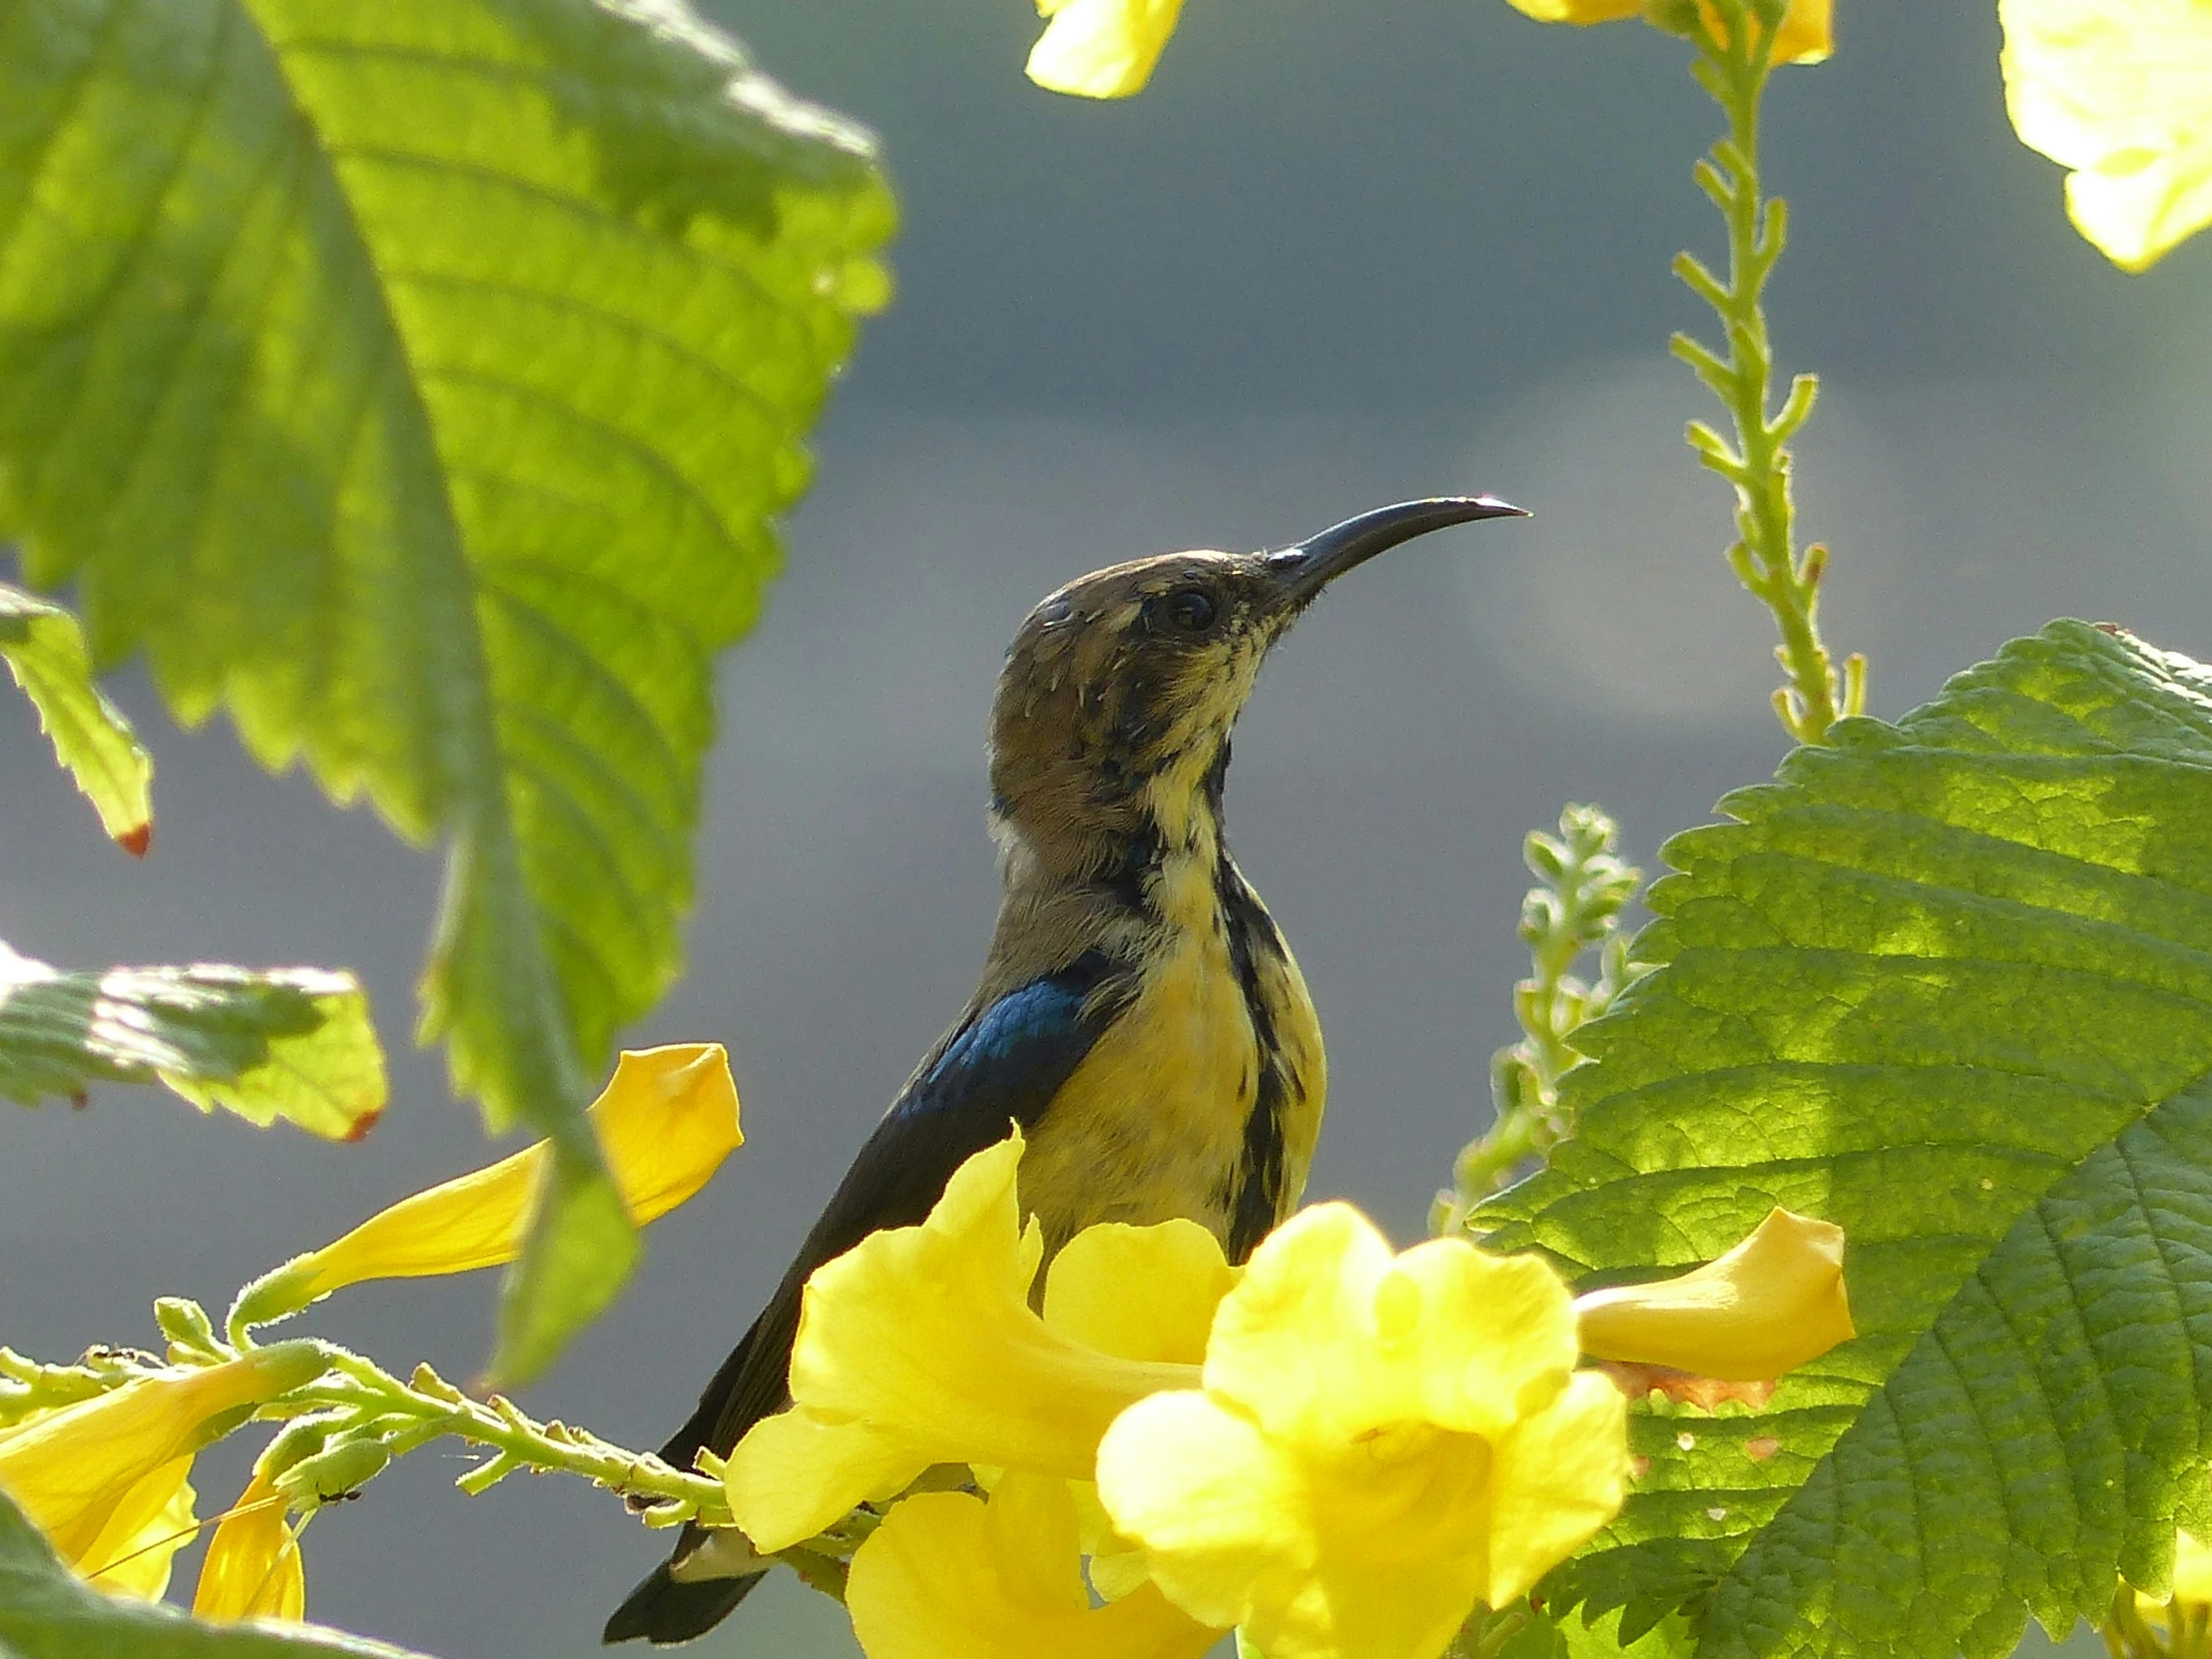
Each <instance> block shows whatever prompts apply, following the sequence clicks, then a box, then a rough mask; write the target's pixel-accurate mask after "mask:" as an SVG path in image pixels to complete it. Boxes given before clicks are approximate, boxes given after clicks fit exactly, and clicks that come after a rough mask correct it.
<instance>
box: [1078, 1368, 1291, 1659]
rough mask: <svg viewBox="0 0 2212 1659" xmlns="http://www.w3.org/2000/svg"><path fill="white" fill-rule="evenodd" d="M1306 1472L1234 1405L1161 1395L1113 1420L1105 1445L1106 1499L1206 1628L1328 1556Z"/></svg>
mask: <svg viewBox="0 0 2212 1659" xmlns="http://www.w3.org/2000/svg"><path fill="white" fill-rule="evenodd" d="M1303 1472H1304V1471H1303V1470H1302V1469H1301V1467H1300V1465H1299V1463H1298V1462H1297V1461H1296V1460H1295V1459H1293V1458H1288V1457H1285V1456H1282V1455H1281V1454H1280V1453H1279V1452H1278V1450H1277V1449H1276V1448H1275V1447H1274V1446H1273V1445H1271V1444H1270V1442H1269V1440H1268V1437H1267V1435H1266V1434H1265V1433H1264V1432H1263V1431H1262V1430H1261V1428H1260V1425H1259V1424H1258V1423H1256V1422H1254V1421H1253V1420H1252V1418H1251V1417H1249V1416H1247V1415H1246V1414H1245V1413H1244V1412H1243V1411H1240V1410H1238V1409H1237V1408H1236V1407H1235V1406H1234V1405H1233V1404H1230V1403H1228V1402H1226V1401H1224V1400H1220V1399H1217V1398H1215V1397H1213V1396H1211V1395H1209V1394H1207V1393H1202V1392H1200V1391H1199V1390H1197V1389H1195V1388H1194V1389H1175V1390H1171V1391H1169V1392H1166V1393H1157V1394H1154V1395H1152V1396H1151V1397H1150V1398H1148V1399H1142V1400H1139V1401H1138V1402H1137V1403H1136V1404H1134V1405H1132V1406H1130V1408H1129V1409H1128V1410H1126V1411H1124V1412H1123V1413H1122V1414H1121V1415H1120V1416H1119V1417H1117V1418H1115V1419H1114V1425H1113V1427H1111V1428H1109V1429H1108V1430H1107V1431H1106V1438H1105V1439H1104V1440H1103V1441H1101V1442H1100V1443H1099V1447H1098V1495H1099V1500H1100V1501H1101V1502H1102V1503H1104V1504H1105V1506H1106V1512H1107V1513H1108V1514H1109V1515H1111V1516H1112V1517H1113V1521H1114V1526H1115V1528H1116V1529H1117V1530H1118V1531H1120V1532H1121V1533H1123V1534H1124V1535H1126V1536H1128V1537H1130V1538H1133V1539H1135V1540H1137V1541H1138V1542H1139V1543H1141V1544H1142V1545H1143V1546H1144V1547H1145V1549H1146V1551H1147V1556H1148V1559H1149V1560H1150V1562H1151V1566H1152V1579H1153V1582H1154V1583H1156V1584H1158V1585H1159V1586H1160V1588H1161V1589H1162V1590H1163V1591H1165V1592H1166V1594H1167V1596H1168V1598H1169V1599H1170V1600H1171V1601H1173V1602H1174V1603H1175V1604H1176V1605H1177V1606H1178V1607H1180V1608H1182V1609H1183V1610H1184V1611H1185V1612H1186V1613H1189V1614H1191V1615H1192V1616H1193V1617H1194V1618H1196V1619H1198V1620H1200V1621H1201V1622H1202V1623H1205V1624H1209V1625H1222V1626H1228V1625H1236V1624H1243V1623H1245V1622H1246V1621H1247V1620H1249V1619H1250V1618H1251V1617H1252V1615H1253V1611H1254V1608H1255V1606H1256V1605H1258V1604H1259V1603H1260V1602H1262V1601H1264V1600H1267V1599H1269V1598H1270V1594H1271V1592H1272V1593H1273V1594H1274V1596H1275V1598H1276V1599H1281V1594H1282V1591H1283V1588H1284V1587H1285V1586H1290V1585H1294V1584H1295V1583H1296V1582H1297V1581H1298V1580H1299V1579H1300V1577H1301V1576H1302V1575H1304V1574H1307V1573H1310V1572H1311V1571H1312V1569H1313V1567H1314V1564H1315V1562H1316V1561H1317V1560H1318V1558H1319V1556H1320V1553H1321V1543H1320V1538H1319V1536H1318V1534H1317V1532H1316V1530H1315V1527H1314V1514H1313V1503H1312V1500H1311V1493H1310V1491H1309V1489H1308V1486H1307V1483H1306V1481H1305V1479H1304V1478H1303Z"/></svg>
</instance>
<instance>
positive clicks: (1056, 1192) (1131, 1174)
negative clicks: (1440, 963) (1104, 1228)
mask: <svg viewBox="0 0 2212 1659" xmlns="http://www.w3.org/2000/svg"><path fill="white" fill-rule="evenodd" d="M1261 980H1262V985H1261V988H1262V993H1263V995H1265V996H1266V998H1267V1001H1268V1003H1269V1013H1270V1018H1271V1022H1272V1024H1273V1026H1274V1029H1275V1036H1276V1040H1277V1042H1278V1044H1279V1046H1280V1047H1281V1048H1282V1050H1283V1051H1284V1054H1285V1057H1286V1059H1287V1060H1288V1061H1289V1068H1288V1069H1289V1074H1290V1081H1291V1086H1290V1088H1289V1090H1288V1092H1287V1098H1286V1099H1285V1100H1284V1101H1283V1103H1282V1106H1281V1112H1282V1120H1283V1139H1284V1160H1283V1180H1282V1188H1281V1198H1280V1203H1279V1206H1278V1212H1279V1214H1288V1213H1289V1210H1290V1208H1291V1207H1292V1206H1294V1205H1295V1204H1296V1202H1297V1199H1298V1194H1299V1192H1300V1191H1301V1190H1302V1189H1303V1188H1304V1186H1305V1184H1306V1173H1307V1170H1308V1168H1309V1166H1310V1165H1311V1163H1312V1160H1313V1152H1314V1141H1315V1137H1316V1135H1317V1134H1318V1132H1319V1130H1320V1127H1321V1114H1322V1104H1323V1097H1324V1095H1325V1093H1326V1089H1327V1083H1326V1076H1325V1068H1324V1062H1323V1059H1322V1049H1321V1032H1320V1027H1319V1025H1318V1023H1317V1022H1316V1020H1315V1017H1314V1010H1313V1003H1312V1000H1311V998H1310V997H1309V996H1308V994H1307V990H1306V984H1305V980H1304V978H1303V977H1302V976H1301V975H1300V974H1299V971H1298V967H1297V964H1296V963H1294V962H1291V961H1289V960H1288V958H1285V959H1283V960H1281V961H1280V962H1278V961H1275V960H1273V959H1270V960H1268V961H1266V962H1263V963H1262V973H1261ZM1260 1065H1261V1056H1260V1053H1259V1050H1258V1047H1257V1044H1256V1042H1255V1040H1254V1033H1253V1022H1252V1015H1251V1012H1250V1010H1249V1008H1248V1006H1247V1004H1246V1001H1245V996H1244V991H1243V988H1242V987H1241V986H1240V985H1239V984H1238V982H1237V976H1236V973H1235V971H1234V969H1233V967H1232V965H1231V962H1230V958H1229V949H1228V944H1227V941H1226V939H1225V938H1224V937H1223V935H1222V933H1221V931H1220V930H1219V928H1216V927H1200V928H1196V929H1192V930H1190V931H1188V932H1185V933H1182V934H1181V935H1180V938H1179V942H1178V945H1177V948H1176V949H1174V950H1173V951H1172V952H1170V953H1167V954H1165V955H1163V956H1161V957H1158V958H1155V960H1154V962H1153V963H1152V965H1151V967H1150V969H1149V971H1148V972H1147V973H1146V976H1145V979H1144V981H1143V984H1142V986H1141V988H1140V989H1139V991H1138V993H1137V997H1136V999H1135V1001H1134V1002H1133V1003H1132V1004H1131V1006H1130V1007H1129V1008H1128V1009H1127V1010H1126V1011H1125V1012H1124V1013H1123V1014H1122V1016H1121V1017H1120V1018H1119V1019H1118V1020H1116V1021H1115V1022H1114V1024H1113V1026H1112V1027H1111V1028H1110V1029H1109V1030H1107V1031H1106V1032H1105V1033H1104V1034H1103V1035H1101V1037H1100V1038H1099V1040H1098V1042H1097V1044H1096V1046H1094V1047H1093V1048H1092V1050H1091V1052H1090V1053H1089V1054H1088V1055H1087V1056H1085V1058H1084V1061H1083V1063H1082V1065H1080V1066H1079V1067H1077V1069H1076V1071H1075V1073H1074V1075H1073V1076H1072V1077H1070V1078H1069V1079H1068V1081H1067V1082H1066V1084H1064V1085H1063V1086H1062V1088H1061V1090H1060V1092H1059V1094H1058V1095H1057V1096H1055V1097H1054V1099H1053V1103H1052V1106H1051V1109H1050V1110H1049V1111H1048V1112H1047V1113H1046V1114H1045V1115H1044V1117H1043V1119H1042V1120H1041V1121H1040V1122H1038V1124H1037V1125H1036V1126H1035V1128H1034V1129H1033V1130H1032V1131H1031V1132H1030V1141H1029V1150H1028V1152H1027V1153H1026V1155H1025V1156H1024V1157H1023V1160H1022V1171H1021V1184H1022V1203H1023V1206H1024V1208H1026V1209H1029V1210H1032V1211H1034V1212H1035V1213H1036V1214H1037V1216H1038V1217H1039V1218H1040V1219H1041V1220H1042V1221H1043V1223H1044V1230H1045V1248H1046V1249H1047V1251H1048V1252H1049V1251H1057V1250H1058V1249H1059V1247H1060V1246H1061V1245H1062V1244H1064V1243H1065V1242H1066V1241H1067V1239H1068V1238H1070V1237H1071V1236H1072V1235H1074V1234H1075V1233H1076V1232H1078V1231H1080V1230H1081V1229H1083V1228H1085V1227H1088V1226H1091V1225H1093V1224H1094V1223H1097V1222H1103V1221H1119V1222H1132V1223H1137V1224H1145V1223H1151V1222H1159V1221H1166V1220H1168V1219H1170V1218H1172V1217H1177V1216H1183V1217H1188V1218H1190V1219H1191V1220H1194V1221H1197V1222H1200V1223H1202V1224H1203V1225H1205V1226H1206V1227H1208V1228H1209V1229H1211V1230H1212V1231H1213V1233H1214V1235H1215V1236H1216V1237H1217V1238H1219V1239H1221V1240H1222V1241H1223V1243H1224V1245H1226V1244H1227V1242H1228V1239H1229V1225H1230V1208H1229V1207H1230V1205H1231V1202H1232V1201H1233V1199H1234V1196H1235V1191H1236V1185H1237V1179H1238V1173H1239V1166H1240V1162H1241V1160H1242V1158H1243V1154H1244V1140H1245V1124H1246V1120H1247V1118H1248V1117H1249V1116H1250V1114H1251V1111H1252V1108H1253V1102H1254V1098H1255V1096H1256V1095H1257V1093H1258V1091H1259V1085H1260Z"/></svg>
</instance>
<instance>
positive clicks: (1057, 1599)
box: [844, 1472, 1223, 1659]
mask: <svg viewBox="0 0 2212 1659" xmlns="http://www.w3.org/2000/svg"><path fill="white" fill-rule="evenodd" d="M844 1599H845V1607H846V1609H847V1611H849V1612H850V1613H851V1615H852V1632H853V1634H854V1635H856V1636H857V1637H859V1639H860V1646H861V1647H862V1648H863V1649H865V1650H866V1653H867V1656H868V1659H1034V1656H1035V1655H1038V1654H1052V1655H1054V1656H1055V1659H1199V1656H1200V1655H1201V1654H1203V1653H1205V1652H1206V1651H1207V1649H1209V1648H1211V1647H1212V1646H1213V1645H1214V1644H1215V1643H1216V1642H1218V1641H1220V1640H1221V1637H1222V1634H1223V1632H1222V1631H1220V1630H1218V1629H1214V1628H1212V1627H1210V1626H1207V1625H1203V1624H1200V1623H1199V1622H1198V1621H1197V1620H1195V1619H1193V1618H1192V1617H1191V1616H1190V1615H1189V1614H1187V1613H1185V1612H1183V1611H1182V1610H1181V1609H1179V1608H1177V1607H1175V1606H1174V1605H1173V1604H1171V1603H1170V1602H1169V1601H1168V1600H1167V1599H1166V1597H1164V1596H1162V1595H1161V1594H1160V1592H1159V1590H1158V1589H1157V1588H1155V1587H1154V1586H1152V1585H1150V1584H1139V1585H1138V1586H1136V1587H1135V1588H1134V1589H1133V1590H1131V1592H1130V1593H1129V1594H1127V1595H1125V1596H1123V1597H1121V1598H1120V1599H1119V1600H1116V1601H1112V1602H1109V1603H1108V1604H1107V1605H1106V1606H1104V1607H1098V1608H1093V1607H1092V1606H1091V1601H1090V1596H1089V1595H1088V1593H1087V1592H1086V1591H1085V1588H1084V1584H1083V1569H1082V1544H1081V1539H1080V1531H1079V1527H1078V1524H1077V1518H1076V1510H1075V1502H1074V1498H1073V1496H1072V1494H1071V1493H1070V1491H1069V1488H1068V1483H1067V1482H1066V1481H1064V1480H1055V1479H1052V1478H1050V1477H1048V1476H1043V1475H1034V1474H1022V1473H1018V1472H1017V1473H1009V1474H1007V1475H1006V1476H1005V1477H1004V1478H1003V1479H1001V1480H1000V1481H999V1483H998V1485H997V1488H996V1489H995V1490H993V1491H992V1493H991V1495H990V1501H989V1502H988V1504H986V1503H985V1502H984V1500H983V1499H982V1498H979V1497H974V1496H971V1495H969V1494H968V1493H966V1492H917V1493H915V1494H914V1495H913V1496H912V1497H909V1498H906V1499H904V1500H902V1501H901V1502H900V1503H898V1504H897V1505H896V1506H894V1507H893V1508H892V1510H891V1512H890V1513H889V1514H888V1515H887V1516H885V1517H884V1519H883V1523H882V1525H880V1526H878V1527H877V1528H876V1529H875V1531H874V1532H873V1533H871V1534H870V1535H869V1537H868V1539H867V1541H866V1542H865V1543H863V1544H861V1545H860V1547H859V1550H858V1552H857V1553H855V1554H854V1555H853V1557H852V1572H851V1576H850V1578H849V1579H848V1580H847V1582H846V1584H845V1598H844Z"/></svg>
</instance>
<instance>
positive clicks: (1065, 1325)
mask: <svg viewBox="0 0 2212 1659" xmlns="http://www.w3.org/2000/svg"><path fill="white" fill-rule="evenodd" d="M1241 1277H1243V1271H1242V1270H1241V1269H1238V1268H1233V1267H1231V1266H1230V1265H1229V1264H1228V1262H1227V1261H1226V1260H1225V1259H1224V1258H1223V1256H1222V1253H1221V1241H1220V1240H1218V1239H1216V1238H1215V1237H1214V1236H1213V1234H1211V1233H1209V1232H1208V1231H1207V1230H1206V1229H1205V1228H1203V1227H1201V1226H1199V1225H1198V1223H1197V1222H1195V1221H1169V1222H1162V1223H1161V1224H1160V1225H1158V1226H1156V1227H1129V1226H1124V1225H1122V1224H1120V1223H1118V1222H1110V1223H1106V1224H1104V1225H1101V1226H1098V1227H1086V1228H1085V1229H1084V1230H1083V1231H1082V1232H1080V1233H1078V1234H1077V1235H1076V1236H1075V1237H1074V1238H1072V1239H1070V1240H1069V1241H1068V1242H1067V1244H1066V1245H1065V1246H1064V1247H1062V1249H1061V1251H1060V1254H1059V1255H1057V1256H1055V1257H1054V1258H1053V1259H1052V1266H1051V1268H1050V1269H1048V1270H1047V1271H1046V1273H1045V1280H1044V1323H1045V1324H1046V1325H1047V1326H1049V1327H1050V1328H1051V1329H1052V1330H1054V1331H1056V1332H1058V1333H1059V1334H1060V1335H1061V1336H1063V1337H1066V1338H1068V1339H1069V1340H1070V1341H1072V1342H1078V1343H1081V1344H1082V1345H1083V1346H1084V1347H1086V1348H1095V1349H1097V1350H1098V1351H1099V1352H1100V1353H1101V1354H1112V1355H1116V1356H1118V1357H1119V1358H1121V1359H1124V1360H1159V1361H1164V1362H1167V1363H1168V1364H1171V1365H1183V1366H1195V1365H1199V1364H1201V1363H1203V1362H1204V1360H1205V1358H1206V1339H1207V1337H1208V1335H1209V1334H1210V1333H1211V1332H1212V1331H1213V1328H1214V1314H1215V1312H1216V1310H1218V1309H1219V1308H1220V1307H1221V1299H1222V1298H1223V1297H1225V1296H1227V1295H1228V1294H1229V1292H1230V1290H1231V1288H1232V1287H1234V1286H1235V1285H1236V1283H1237V1281H1238V1280H1239V1279H1240V1278H1241Z"/></svg>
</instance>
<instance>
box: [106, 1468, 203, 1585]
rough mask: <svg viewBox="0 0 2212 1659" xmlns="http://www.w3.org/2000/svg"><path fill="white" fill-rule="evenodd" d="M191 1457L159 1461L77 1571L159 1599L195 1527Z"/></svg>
mask: <svg viewBox="0 0 2212 1659" xmlns="http://www.w3.org/2000/svg"><path fill="white" fill-rule="evenodd" d="M191 1473H192V1459H191V1458H190V1457H179V1458H177V1459H176V1460H174V1461H173V1462H168V1463H164V1464H163V1465H162V1466H161V1467H160V1468H157V1469H155V1470H154V1471H153V1473H151V1474H149V1475H147V1476H146V1478H145V1479H143V1480H141V1481H139V1482H138V1484H137V1485H135V1486H133V1487H132V1488H131V1489H130V1491H128V1492H126V1493H125V1494H124V1496H123V1499H122V1501H121V1502H119V1503H118V1504H117V1505H116V1506H115V1508H114V1510H113V1511H112V1512H111V1513H110V1514H109V1516H108V1524H107V1525H105V1526H103V1527H102V1528H101V1529H100V1532H99V1535H98V1536H97V1537H95V1538H94V1539H93V1540H92V1543H91V1544H90V1545H89V1546H88V1547H87V1548H86V1550H85V1553H84V1559H83V1560H81V1561H79V1562H78V1563H77V1564H76V1565H77V1570H78V1571H79V1572H80V1573H82V1574H83V1575H84V1576H85V1578H87V1579H88V1580H90V1581H91V1582H92V1583H93V1584H94V1585H96V1586H98V1587H99V1588H100V1589H103V1590H105V1591H107V1592H108V1594H110V1595H115V1596H133V1597H136V1598H137V1599H138V1600H140V1601H159V1600H161V1599H162V1595H163V1593H164V1592H165V1591H166V1590H168V1588H169V1569H170V1565H171V1563H172V1562H174V1561H175V1560H176V1558H177V1552H178V1551H179V1550H180V1549H183V1548H184V1547H185V1545H187V1544H189V1543H191V1542H192V1540H193V1535H194V1534H195V1533H197V1532H198V1531H199V1530H200V1524H199V1520H198V1517H196V1516H195V1515H194V1514H193V1512H192V1507H193V1500H194V1494H193V1489H192V1482H191V1481H190V1480H189V1479H187V1478H186V1477H187V1476H188V1475H190V1474H191Z"/></svg>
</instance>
